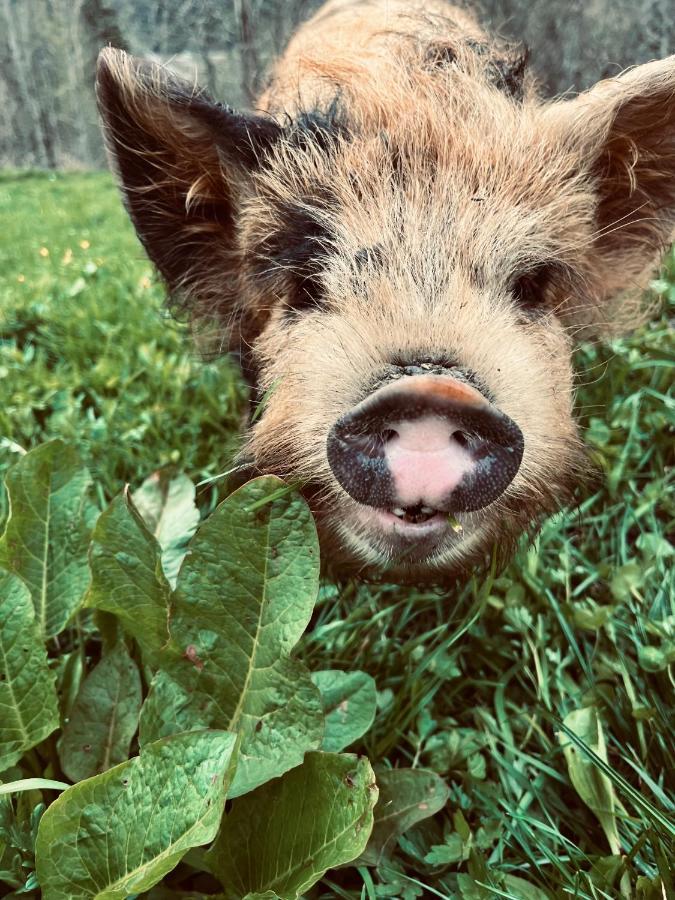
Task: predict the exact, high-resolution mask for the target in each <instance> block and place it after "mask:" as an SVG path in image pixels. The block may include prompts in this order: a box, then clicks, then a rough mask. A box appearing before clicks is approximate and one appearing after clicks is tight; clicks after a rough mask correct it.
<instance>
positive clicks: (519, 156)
mask: <svg viewBox="0 0 675 900" xmlns="http://www.w3.org/2000/svg"><path fill="white" fill-rule="evenodd" d="M446 88H447V89H444V90H440V89H439V88H438V86H437V85H436V84H435V82H433V83H432V82H431V81H429V83H428V84H427V85H426V89H425V91H424V92H422V95H420V94H419V93H418V94H416V95H415V98H414V99H415V103H411V102H407V101H409V100H410V97H406V96H404V95H401V96H399V97H398V98H397V102H394V103H393V105H390V107H387V106H379V107H377V108H376V109H373V110H371V111H370V112H368V111H365V112H364V111H362V114H361V115H360V116H359V117H357V118H356V119H354V120H351V121H350V119H349V115H348V111H349V105H348V104H347V107H346V108H347V115H346V116H345V117H344V118H341V117H340V116H336V115H334V114H332V115H328V116H326V117H324V118H321V117H316V116H315V117H309V118H307V117H305V118H304V119H303V120H302V121H301V122H292V123H291V124H290V125H288V126H286V127H283V128H282V127H281V126H278V125H276V124H274V123H272V122H271V121H270V120H268V119H258V118H251V117H248V118H247V117H243V116H240V115H236V114H233V113H231V112H229V111H227V110H224V109H223V108H221V107H217V106H214V105H213V104H211V103H210V102H209V101H207V100H206V99H204V98H203V97H201V96H195V95H193V94H190V95H189V96H186V94H185V90H184V88H183V87H182V86H181V85H179V84H177V83H176V82H173V81H170V80H167V78H166V75H165V74H164V73H158V72H157V70H148V69H146V68H144V67H142V66H139V65H138V64H136V63H133V62H132V61H130V60H129V58H128V57H125V56H122V55H117V54H115V55H114V56H111V55H110V54H108V56H107V57H106V58H105V60H104V63H103V65H102V68H101V70H100V75H99V97H100V103H101V109H102V112H103V115H104V118H105V120H106V122H107V126H108V132H107V135H108V140H109V145H110V147H111V150H112V152H113V156H114V158H115V160H116V164H117V168H118V170H119V174H120V177H121V180H122V182H123V185H124V187H125V191H126V198H127V204H128V206H129V209H130V212H131V215H132V218H133V219H134V222H135V224H136V226H137V229H138V231H139V234H140V236H141V239H142V240H143V241H144V244H145V246H146V249H147V250H148V252H149V254H150V256H151V258H152V259H153V260H154V261H155V262H156V264H157V265H158V267H159V268H160V270H161V271H162V273H163V274H164V276H165V278H166V279H167V281H168V283H169V286H170V287H171V288H172V290H173V292H174V295H178V297H179V298H180V300H181V302H182V303H183V305H184V306H187V307H189V308H190V309H191V312H192V315H193V321H195V322H196V323H197V326H198V327H199V328H200V329H201V330H202V332H208V336H209V338H210V340H215V342H216V343H217V344H220V345H222V346H228V345H229V346H231V347H233V348H234V349H237V350H238V351H239V352H240V353H241V355H242V358H243V359H244V360H245V363H246V368H247V369H248V371H249V373H250V374H251V375H252V378H253V380H254V383H255V386H256V390H257V393H258V395H259V396H260V397H262V398H263V400H262V406H261V408H260V410H258V414H257V415H256V416H255V417H254V424H253V425H252V427H251V428H250V431H249V434H248V439H247V441H246V446H245V449H244V452H243V459H244V460H245V461H246V463H247V464H249V463H250V464H251V466H252V469H253V470H257V471H262V472H275V473H277V474H279V475H281V476H283V477H285V478H287V479H289V480H290V481H293V482H297V483H298V484H300V485H301V486H302V488H303V490H304V492H305V494H306V496H307V497H308V499H309V501H310V503H311V505H312V507H313V509H314V512H315V514H316V517H317V522H318V526H319V530H320V534H321V538H322V546H323V550H324V554H325V556H326V557H327V558H328V560H329V561H331V562H332V563H333V564H334V565H335V567H336V568H338V569H339V570H341V571H348V572H356V573H360V574H363V575H365V576H367V577H370V576H373V575H377V574H382V573H384V574H385V575H386V577H388V578H392V579H398V580H402V581H404V580H405V581H407V580H435V581H439V580H444V579H447V578H450V577H452V576H454V575H455V574H457V573H458V572H459V571H462V570H463V569H464V568H466V567H468V566H469V565H473V564H475V563H476V562H477V561H479V560H481V559H482V558H484V557H486V556H488V555H489V554H490V553H491V552H493V551H495V550H496V551H497V552H498V553H499V554H500V555H503V553H504V550H505V549H506V548H510V546H511V545H512V543H513V540H514V539H515V538H517V537H518V535H519V534H521V533H522V532H523V531H525V530H528V529H530V528H533V527H535V526H536V524H537V523H538V522H539V521H540V519H541V517H542V516H544V515H546V514H547V513H549V512H551V511H552V510H554V509H556V508H557V507H558V506H559V505H560V504H561V503H564V502H565V501H566V500H568V499H569V496H570V493H571V491H572V489H573V488H574V487H575V485H576V484H577V483H578V481H579V477H580V474H581V472H582V470H583V463H582V460H583V454H582V452H581V449H580V444H579V440H578V436H577V429H576V427H575V424H574V421H573V418H572V399H573V397H572V394H573V377H572V370H571V356H572V350H573V338H574V337H575V335H576V334H577V332H578V331H579V330H580V329H586V328H587V327H591V326H593V325H595V326H596V327H597V326H603V327H604V326H605V325H610V326H612V325H616V321H615V320H616V318H617V312H616V311H615V310H617V309H620V310H621V315H620V318H621V319H622V320H623V321H627V322H628V323H630V321H631V318H633V320H635V317H634V314H633V313H632V312H631V311H630V309H629V306H628V305H627V300H623V301H622V303H621V304H620V305H619V306H617V307H613V306H612V302H613V301H614V299H615V298H616V297H617V294H618V293H619V291H620V290H621V289H623V288H626V287H629V288H630V287H632V288H635V287H639V286H640V283H641V282H640V279H641V277H642V276H641V273H642V272H643V271H644V270H645V266H648V265H649V263H650V262H651V261H652V259H653V257H654V254H655V253H656V252H657V251H658V249H659V248H660V247H661V246H662V245H663V243H664V241H666V240H668V238H669V236H670V233H671V229H672V223H673V215H674V212H673V211H674V208H675V138H673V137H672V133H671V132H672V129H673V121H674V120H675V110H674V106H675V103H674V101H673V97H675V64H674V63H673V62H672V61H671V62H670V63H669V62H668V61H666V62H664V63H658V64H650V65H648V66H645V67H641V69H637V70H635V71H634V72H633V73H631V75H629V76H626V77H624V79H619V80H616V81H615V82H611V83H602V84H601V85H599V86H598V87H597V88H596V89H594V91H591V92H589V94H588V95H582V96H581V97H580V98H578V99H577V100H576V101H574V102H570V103H559V104H552V105H551V104H549V105H542V104H539V103H536V102H534V101H531V102H525V103H517V102H514V101H513V99H511V98H509V97H505V96H503V94H501V93H500V92H499V91H496V90H494V88H493V87H491V86H490V85H488V84H485V83H482V82H480V81H476V80H475V79H470V78H467V79H464V80H462V79H460V80H459V82H457V83H454V82H453V84H450V83H448V84H447V85H446ZM451 88H452V89H451ZM401 90H403V88H401ZM395 99H396V98H395ZM387 110H388V112H387ZM394 113H395V114H394ZM668 117H669V118H668ZM666 120H667V123H668V126H667V127H668V128H670V129H671V131H670V132H668V134H669V135H670V137H668V140H667V141H666V140H665V139H663V138H658V139H657V137H655V136H654V132H655V123H657V122H658V123H659V128H660V133H661V134H663V133H664V124H663V123H664V122H666ZM169 134H170V137H169V136H168V135H169ZM130 147H133V148H134V149H133V152H130V151H129V148H130ZM158 170H160V171H161V177H158V174H157V172H158ZM185 256H187V261H185V260H184V257H185ZM642 280H644V279H642Z"/></svg>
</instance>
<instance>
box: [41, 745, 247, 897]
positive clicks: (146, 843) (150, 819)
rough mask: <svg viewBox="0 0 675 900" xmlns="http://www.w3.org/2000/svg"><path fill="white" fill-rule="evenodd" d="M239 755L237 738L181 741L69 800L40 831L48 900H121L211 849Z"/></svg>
mask: <svg viewBox="0 0 675 900" xmlns="http://www.w3.org/2000/svg"><path fill="white" fill-rule="evenodd" d="M235 748H236V737H235V735H233V734H227V733H224V732H222V731H193V732H190V733H189V734H180V735H176V736H175V737H171V738H167V739H165V740H162V741H157V743H155V744H150V745H149V746H147V747H146V748H145V749H144V750H143V751H142V752H141V755H140V756H138V757H135V758H134V759H131V760H129V761H128V762H125V763H122V764H121V765H119V766H115V768H113V769H109V770H108V771H107V772H104V773H103V774H102V775H96V776H95V777H94V778H89V779H87V780H86V781H81V782H80V783H79V784H76V785H73V787H71V788H69V789H68V790H67V791H64V793H63V794H61V796H60V797H59V798H58V799H57V800H55V801H54V803H52V805H51V806H50V807H49V808H48V809H47V811H46V812H45V814H44V815H43V817H42V821H41V822H40V827H39V830H38V837H37V843H36V848H35V856H36V866H37V874H38V878H39V880H40V885H41V887H42V896H43V898H44V900H76V898H79V897H99V898H106V900H123V898H125V897H127V896H129V895H130V894H139V893H141V892H142V891H146V890H148V889H149V888H151V887H152V886H153V885H155V884H157V882H158V881H159V880H160V879H161V878H162V877H163V876H164V875H166V873H167V872H170V871H171V870H172V869H173V868H174V866H176V865H177V863H178V862H179V861H180V859H181V857H182V856H183V855H184V854H185V853H186V852H187V850H189V849H190V847H196V846H199V845H201V844H206V843H208V842H209V841H211V840H213V838H214V836H215V834H216V832H217V830H218V823H219V822H220V818H221V815H222V812H223V808H224V805H225V796H226V792H227V787H228V784H229V782H230V779H231V777H232V771H233V768H234V765H235V758H236V752H235Z"/></svg>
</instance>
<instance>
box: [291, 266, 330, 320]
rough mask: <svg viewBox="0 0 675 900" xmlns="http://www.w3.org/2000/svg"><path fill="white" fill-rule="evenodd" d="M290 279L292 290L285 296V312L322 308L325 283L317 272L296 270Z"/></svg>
mask: <svg viewBox="0 0 675 900" xmlns="http://www.w3.org/2000/svg"><path fill="white" fill-rule="evenodd" d="M289 281H290V290H289V291H288V294H287V295H286V297H285V303H284V311H285V312H289V313H303V312H311V311H312V310H316V309H320V308H321V306H322V301H323V285H322V284H321V281H320V279H319V276H318V274H317V273H316V272H312V271H309V272H304V273H303V272H301V271H300V272H294V273H292V275H291V276H290V279H289Z"/></svg>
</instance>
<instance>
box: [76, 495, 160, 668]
mask: <svg viewBox="0 0 675 900" xmlns="http://www.w3.org/2000/svg"><path fill="white" fill-rule="evenodd" d="M89 558H90V564H91V587H90V589H89V592H88V594H87V597H86V604H87V606H94V607H96V608H97V609H103V610H105V611H106V612H110V613H113V614H114V615H115V616H117V618H118V619H119V620H120V622H121V623H122V626H123V627H124V628H125V630H126V631H127V632H128V633H129V634H130V635H132V637H134V638H135V639H136V641H137V643H138V645H139V647H140V648H141V650H142V651H143V656H144V659H145V661H146V662H148V663H155V662H156V661H157V658H158V656H159V652H160V650H161V648H162V647H164V645H165V644H166V643H167V641H168V639H169V632H168V616H169V602H170V596H171V589H170V587H169V583H168V581H167V580H166V577H165V575H164V572H163V570H162V563H161V554H160V548H159V546H158V544H157V541H156V540H155V539H154V537H153V536H152V535H151V534H150V532H149V531H148V529H147V528H146V526H145V524H144V522H143V519H142V518H141V517H140V515H139V514H138V512H137V511H136V509H135V508H134V505H133V503H132V502H131V500H130V499H129V495H128V492H127V491H125V492H124V493H123V494H120V495H119V496H118V497H116V498H115V499H114V500H113V502H112V503H111V504H110V506H109V507H108V509H107V510H106V511H105V512H104V513H102V514H101V516H100V518H99V520H98V522H97V523H96V528H95V529H94V533H93V535H92V542H91V550H90V553H89Z"/></svg>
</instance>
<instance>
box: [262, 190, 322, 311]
mask: <svg viewBox="0 0 675 900" xmlns="http://www.w3.org/2000/svg"><path fill="white" fill-rule="evenodd" d="M333 205H334V200H333V198H332V197H331V196H330V194H329V193H328V192H323V194H322V196H321V198H320V200H319V202H317V198H313V199H312V200H311V201H308V202H301V201H295V200H288V201H280V202H278V203H276V204H275V207H274V222H275V223H276V224H275V226H273V227H272V228H271V229H270V232H269V234H268V235H267V236H266V237H265V239H264V240H263V241H262V242H261V243H260V244H259V246H258V247H256V248H255V251H254V254H253V262H252V265H251V272H252V275H253V277H254V278H259V279H261V281H262V282H264V283H265V284H267V285H268V287H269V291H270V294H271V295H272V296H274V297H276V298H278V301H279V302H280V304H281V306H282V309H283V313H284V316H285V317H286V318H288V319H289V320H292V319H294V318H295V317H296V316H297V315H298V314H301V313H303V312H307V311H312V310H317V309H320V308H321V306H322V304H323V301H324V299H325V293H324V289H323V285H322V281H321V273H322V271H323V269H324V267H325V263H326V260H327V258H328V257H329V255H330V254H331V252H332V249H331V244H332V240H333V233H332V230H331V228H330V225H329V222H328V216H329V214H330V211H331V209H332V207H333Z"/></svg>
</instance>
